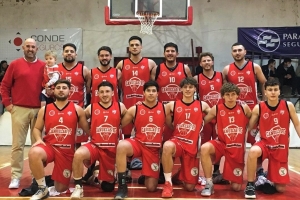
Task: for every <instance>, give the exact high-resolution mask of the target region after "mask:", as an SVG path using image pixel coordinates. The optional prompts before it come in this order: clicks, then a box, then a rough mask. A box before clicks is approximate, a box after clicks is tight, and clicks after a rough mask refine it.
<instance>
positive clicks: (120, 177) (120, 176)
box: [118, 172, 126, 185]
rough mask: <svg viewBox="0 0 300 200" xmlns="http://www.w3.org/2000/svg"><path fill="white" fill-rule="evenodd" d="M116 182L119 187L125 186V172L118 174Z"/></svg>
mask: <svg viewBox="0 0 300 200" xmlns="http://www.w3.org/2000/svg"><path fill="white" fill-rule="evenodd" d="M118 181H119V185H125V184H126V172H118Z"/></svg>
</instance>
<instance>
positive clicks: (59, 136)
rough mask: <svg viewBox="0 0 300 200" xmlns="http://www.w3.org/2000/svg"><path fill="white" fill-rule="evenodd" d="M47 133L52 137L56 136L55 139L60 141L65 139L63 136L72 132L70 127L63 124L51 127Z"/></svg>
mask: <svg viewBox="0 0 300 200" xmlns="http://www.w3.org/2000/svg"><path fill="white" fill-rule="evenodd" d="M48 134H49V135H54V137H55V138H56V141H58V142H62V141H64V140H65V138H66V137H67V136H68V135H71V134H72V128H69V127H67V126H64V125H57V126H55V127H53V128H50V130H49V132H48Z"/></svg>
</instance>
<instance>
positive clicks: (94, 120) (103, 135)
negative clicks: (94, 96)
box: [91, 101, 121, 152]
mask: <svg viewBox="0 0 300 200" xmlns="http://www.w3.org/2000/svg"><path fill="white" fill-rule="evenodd" d="M120 124H121V108H120V103H119V102H116V101H113V102H112V105H111V106H110V107H108V108H104V107H103V106H101V104H100V103H93V104H91V138H92V140H91V142H92V143H94V144H95V145H97V146H98V147H100V148H103V149H109V150H111V151H113V152H115V151H116V147H117V144H118V140H119V128H120Z"/></svg>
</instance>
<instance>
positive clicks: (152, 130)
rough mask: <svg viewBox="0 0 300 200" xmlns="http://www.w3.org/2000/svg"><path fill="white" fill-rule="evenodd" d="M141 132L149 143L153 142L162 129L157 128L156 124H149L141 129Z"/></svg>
mask: <svg viewBox="0 0 300 200" xmlns="http://www.w3.org/2000/svg"><path fill="white" fill-rule="evenodd" d="M141 129H142V130H141V132H142V133H143V134H145V135H146V137H147V140H148V141H152V140H153V139H154V138H155V136H156V135H157V134H159V133H160V131H161V128H160V127H158V126H156V125H155V124H152V123H150V124H147V125H146V126H144V127H142V128H141Z"/></svg>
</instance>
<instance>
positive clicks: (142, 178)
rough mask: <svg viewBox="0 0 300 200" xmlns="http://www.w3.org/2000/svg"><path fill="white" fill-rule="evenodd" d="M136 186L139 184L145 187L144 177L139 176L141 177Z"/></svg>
mask: <svg viewBox="0 0 300 200" xmlns="http://www.w3.org/2000/svg"><path fill="white" fill-rule="evenodd" d="M138 184H140V185H145V176H144V175H141V176H140V177H139V178H138Z"/></svg>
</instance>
